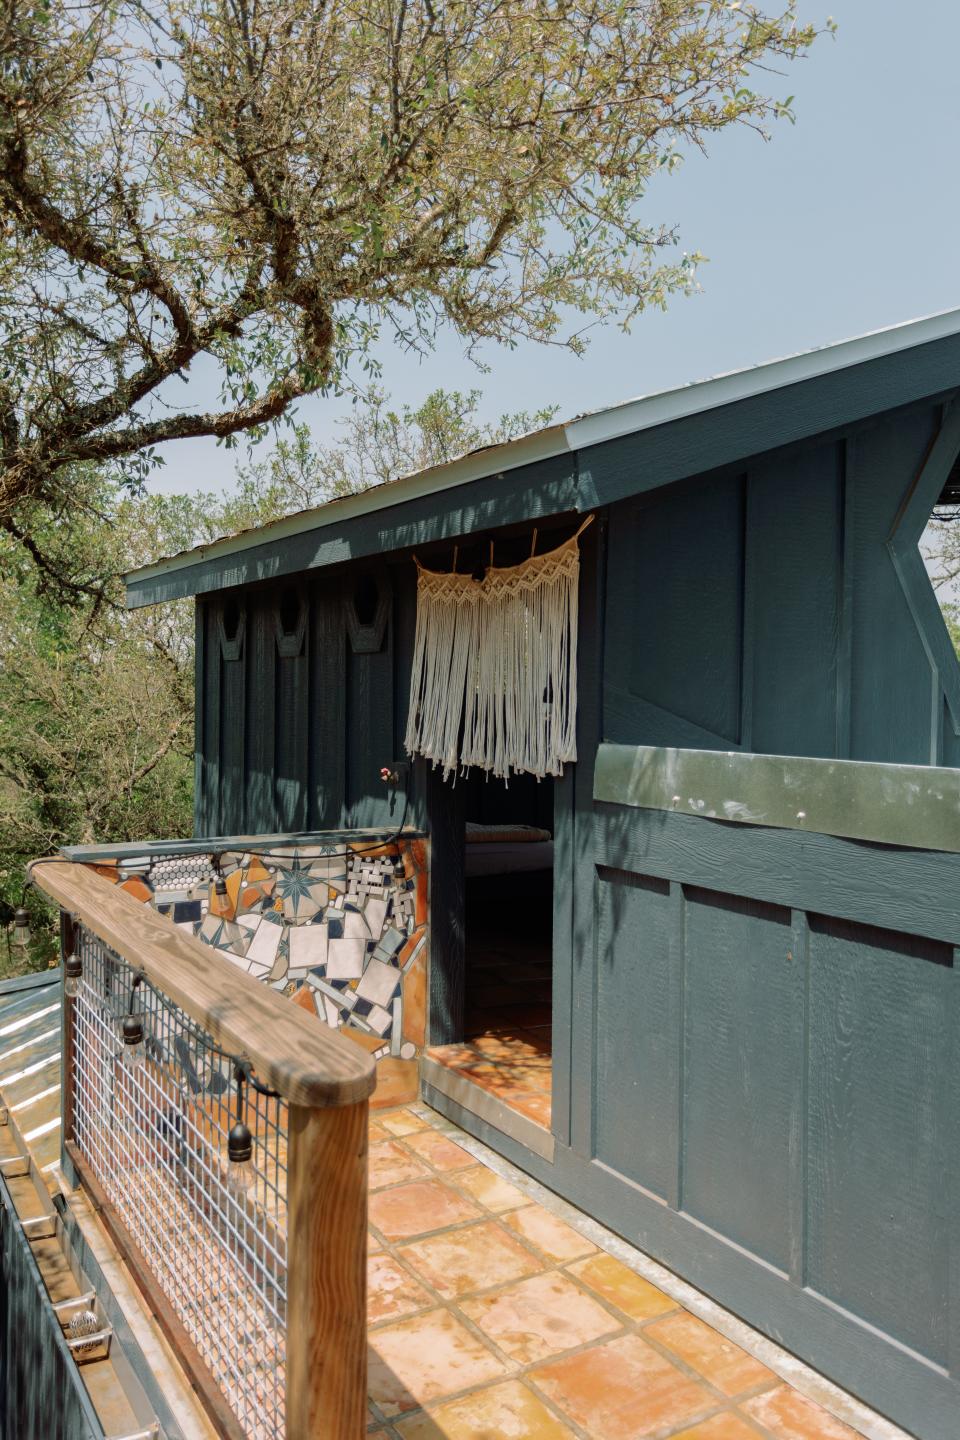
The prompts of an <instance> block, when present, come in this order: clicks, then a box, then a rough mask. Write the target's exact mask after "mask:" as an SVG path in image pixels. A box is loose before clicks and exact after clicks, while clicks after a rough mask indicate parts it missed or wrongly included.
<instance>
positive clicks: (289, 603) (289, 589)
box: [274, 584, 307, 660]
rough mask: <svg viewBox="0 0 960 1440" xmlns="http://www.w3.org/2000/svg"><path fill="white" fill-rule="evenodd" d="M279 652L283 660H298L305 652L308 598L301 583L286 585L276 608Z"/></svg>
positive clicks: (278, 598) (275, 620) (275, 616)
mask: <svg viewBox="0 0 960 1440" xmlns="http://www.w3.org/2000/svg"><path fill="white" fill-rule="evenodd" d="M274 622H275V626H276V635H277V653H278V654H279V655H280V658H281V659H282V660H296V658H297V656H298V655H302V654H303V643H304V638H305V636H306V633H307V599H306V596H305V595H304V593H303V590H302V588H301V587H300V586H299V585H292V584H291V585H285V586H284V587H283V589H282V590H281V591H280V593H279V595H278V597H277V604H276V607H275V609H274Z"/></svg>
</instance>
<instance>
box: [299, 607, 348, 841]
mask: <svg viewBox="0 0 960 1440" xmlns="http://www.w3.org/2000/svg"><path fill="white" fill-rule="evenodd" d="M309 604H310V618H309V621H308V625H307V653H308V655H309V658H310V684H309V694H308V697H307V705H308V707H309V713H308V716H307V727H306V728H307V744H308V747H309V777H310V778H309V788H310V794H309V817H310V818H309V824H310V825H311V826H312V827H314V828H316V829H318V830H321V829H325V828H327V827H330V826H333V827H339V826H341V825H343V824H344V806H345V796H346V779H345V766H346V718H345V717H346V690H345V686H344V666H345V663H346V662H345V654H344V647H345V635H344V627H343V611H342V608H341V605H340V600H339V597H338V596H337V595H335V594H333V593H332V592H331V589H330V586H329V584H328V583H320V584H316V585H314V586H312V587H311V588H310V591H309Z"/></svg>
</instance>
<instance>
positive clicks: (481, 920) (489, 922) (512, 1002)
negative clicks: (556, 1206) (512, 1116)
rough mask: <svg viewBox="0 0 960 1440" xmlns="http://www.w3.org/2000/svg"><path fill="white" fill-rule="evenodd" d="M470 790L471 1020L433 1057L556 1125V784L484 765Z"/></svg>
mask: <svg viewBox="0 0 960 1440" xmlns="http://www.w3.org/2000/svg"><path fill="white" fill-rule="evenodd" d="M457 785H458V786H461V785H462V786H463V787H464V794H463V814H464V817H465V832H466V833H465V842H466V843H465V881H464V971H465V974H464V982H465V984H464V1024H463V1038H462V1040H461V1041H460V1042H459V1043H455V1044H451V1045H443V1046H438V1047H436V1048H434V1049H431V1051H430V1052H429V1053H430V1056H431V1057H432V1058H433V1059H434V1060H437V1061H439V1062H440V1063H441V1064H442V1065H443V1066H444V1067H445V1068H447V1069H449V1070H452V1071H455V1072H457V1073H458V1074H459V1076H460V1077H461V1079H462V1080H464V1081H468V1082H470V1083H471V1084H473V1085H476V1086H478V1087H480V1088H481V1089H482V1090H484V1091H486V1092H487V1093H488V1094H489V1095H490V1096H491V1097H492V1098H493V1099H495V1100H498V1101H500V1102H501V1103H502V1104H503V1105H506V1106H507V1107H508V1108H509V1109H510V1110H511V1111H513V1112H515V1113H516V1114H519V1115H522V1116H524V1117H525V1118H526V1119H527V1120H530V1121H532V1122H533V1123H534V1124H536V1125H539V1126H541V1127H542V1128H543V1129H545V1130H549V1129H550V1092H551V1081H552V1063H551V1048H552V1018H553V1017H552V987H553V826H554V814H553V781H552V780H551V779H549V778H547V779H544V780H540V781H537V780H536V779H535V778H534V777H533V776H529V775H519V776H515V777H513V778H512V779H511V780H510V783H509V785H506V784H504V783H503V782H502V781H498V780H493V779H488V778H487V777H486V776H485V775H483V774H481V773H477V772H474V773H472V774H471V775H470V776H468V777H460V778H458V780H457Z"/></svg>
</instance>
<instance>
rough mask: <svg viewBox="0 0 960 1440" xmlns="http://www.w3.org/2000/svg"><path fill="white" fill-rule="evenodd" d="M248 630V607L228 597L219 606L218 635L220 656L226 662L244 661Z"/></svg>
mask: <svg viewBox="0 0 960 1440" xmlns="http://www.w3.org/2000/svg"><path fill="white" fill-rule="evenodd" d="M246 628H247V611H246V606H245V605H244V604H243V603H242V602H241V601H240V600H237V599H235V598H234V597H233V596H230V595H228V596H227V597H226V598H225V599H224V600H223V601H222V603H221V604H220V605H218V606H217V634H218V635H219V637H220V655H221V657H222V658H223V659H224V660H240V659H242V657H243V640H244V634H245V632H246Z"/></svg>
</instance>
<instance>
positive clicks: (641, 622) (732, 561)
mask: <svg viewBox="0 0 960 1440" xmlns="http://www.w3.org/2000/svg"><path fill="white" fill-rule="evenodd" d="M743 507H744V489H743V480H742V477H739V476H732V477H729V478H728V479H726V480H725V481H717V480H699V481H695V482H692V483H690V484H685V485H682V486H676V487H674V488H673V489H671V490H669V491H665V492H664V493H663V494H662V495H658V496H657V497H656V498H655V499H654V500H652V501H651V502H648V503H643V502H638V503H636V504H630V505H629V506H627V507H624V508H623V509H621V511H620V512H619V513H618V514H617V516H616V518H615V519H614V521H613V523H611V526H610V541H609V558H608V589H607V603H606V615H607V639H606V664H607V667H608V671H609V677H610V681H611V684H612V685H613V686H615V687H617V691H618V696H617V703H616V705H615V707H611V713H610V714H609V716H608V714H606V713H605V715H604V721H605V723H604V732H605V735H606V736H607V738H613V736H612V735H611V733H610V731H611V727H610V723H609V721H610V720H613V721H614V723H615V724H616V728H617V731H618V733H617V735H616V738H617V739H621V738H625V737H624V736H622V734H621V733H620V732H621V731H625V730H626V729H627V728H628V727H629V715H630V705H629V701H630V699H631V698H633V697H636V698H637V699H638V700H640V701H646V702H649V703H651V704H653V705H656V706H657V707H658V708H659V709H661V710H662V711H665V712H667V713H668V714H669V715H671V716H675V717H676V718H677V722H678V724H679V725H681V726H682V725H694V726H696V727H697V728H698V730H700V731H701V732H704V733H709V734H711V735H713V736H714V737H715V744H716V746H717V747H719V748H721V749H722V748H724V747H725V746H726V745H728V744H731V743H733V744H736V743H737V742H738V740H739V731H740V685H739V677H740V663H741V645H742V605H741V600H742V593H741V592H742V574H743V559H742V550H743V518H744V511H743ZM623 692H626V694H624V693H623ZM631 738H632V740H633V741H634V742H636V743H647V742H646V740H645V739H643V740H641V735H640V734H639V733H636V732H634V734H633V735H632V737H631ZM665 743H670V742H665ZM674 743H676V742H674Z"/></svg>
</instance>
